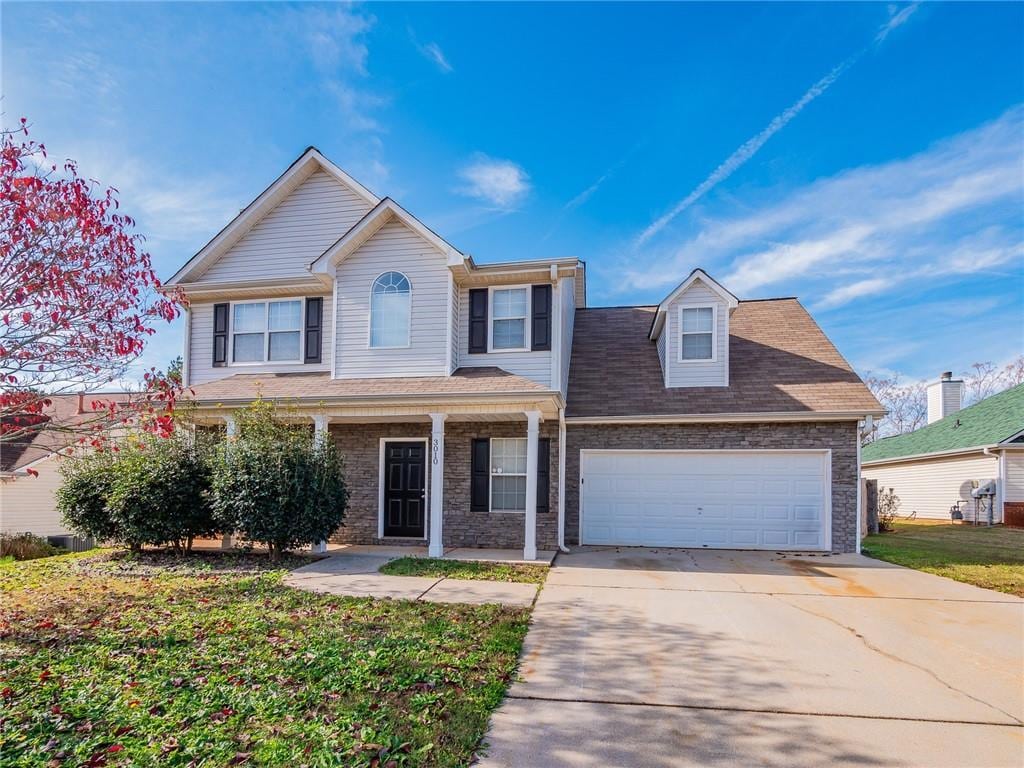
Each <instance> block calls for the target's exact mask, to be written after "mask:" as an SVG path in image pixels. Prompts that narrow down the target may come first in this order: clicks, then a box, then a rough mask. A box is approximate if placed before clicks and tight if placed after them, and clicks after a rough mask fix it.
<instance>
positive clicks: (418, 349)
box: [334, 221, 461, 379]
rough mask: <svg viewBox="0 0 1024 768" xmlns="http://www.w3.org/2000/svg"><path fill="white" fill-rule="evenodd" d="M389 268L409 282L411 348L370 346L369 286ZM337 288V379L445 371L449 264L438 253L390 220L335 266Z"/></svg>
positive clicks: (414, 374)
mask: <svg viewBox="0 0 1024 768" xmlns="http://www.w3.org/2000/svg"><path fill="white" fill-rule="evenodd" d="M390 271H396V272H401V273H402V274H404V275H405V276H406V277H407V278H408V279H409V283H410V284H411V286H412V313H411V323H410V325H411V328H410V334H409V346H408V347H403V348H401V349H370V288H371V287H372V285H373V281H374V280H376V279H377V277H378V276H379V275H380V274H381V273H383V272H390ZM336 287H337V294H338V317H337V318H336V333H335V337H336V338H337V343H336V345H335V347H334V350H335V364H334V376H335V377H336V378H341V379H350V378H356V379H365V378H376V377H388V376H445V375H447V373H448V360H449V358H448V355H449V348H448V346H447V336H448V311H449V307H448V303H449V302H448V267H447V264H446V262H445V255H444V254H443V253H441V251H439V250H438V249H437V248H435V247H434V246H432V245H430V244H429V243H428V242H427V241H426V240H424V239H423V238H421V237H420V236H419V235H417V234H416V233H415V232H413V231H412V230H411V229H409V228H408V227H406V226H405V225H404V224H402V223H401V222H399V221H391V222H389V223H387V224H385V225H384V226H383V227H381V229H380V231H378V232H377V233H376V234H375V235H374V236H373V237H371V238H370V239H369V240H367V241H366V242H365V243H363V245H361V246H360V247H359V248H358V249H357V250H356V251H355V252H354V253H352V254H351V255H350V256H348V257H347V258H345V259H344V260H343V261H342V262H341V263H340V264H339V265H338V270H337V286H336ZM460 335H461V334H460Z"/></svg>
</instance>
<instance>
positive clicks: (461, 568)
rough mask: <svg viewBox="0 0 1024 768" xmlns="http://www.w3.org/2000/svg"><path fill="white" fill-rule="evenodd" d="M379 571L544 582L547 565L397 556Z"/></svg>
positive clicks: (390, 574)
mask: <svg viewBox="0 0 1024 768" xmlns="http://www.w3.org/2000/svg"><path fill="white" fill-rule="evenodd" d="M380 572H381V573H384V574H387V575H389V576H427V577H431V578H448V579H471V580H476V581H514V582H519V583H522V584H543V583H544V579H545V578H546V577H547V575H548V568H547V567H546V566H543V565H524V564H522V563H486V562H476V561H471V560H444V559H442V558H434V557H400V558H398V559H397V560H391V561H390V562H387V563H385V564H384V565H382V566H381V568H380Z"/></svg>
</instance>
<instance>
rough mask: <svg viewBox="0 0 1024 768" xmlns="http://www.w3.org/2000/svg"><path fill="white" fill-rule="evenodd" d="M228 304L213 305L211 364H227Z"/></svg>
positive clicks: (217, 365) (218, 365)
mask: <svg viewBox="0 0 1024 768" xmlns="http://www.w3.org/2000/svg"><path fill="white" fill-rule="evenodd" d="M230 306H231V305H230V304H214V305H213V364H214V366H215V367H217V368H219V367H221V366H224V365H227V364H228V309H229V308H230Z"/></svg>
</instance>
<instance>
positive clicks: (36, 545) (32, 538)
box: [0, 533, 64, 560]
mask: <svg viewBox="0 0 1024 768" xmlns="http://www.w3.org/2000/svg"><path fill="white" fill-rule="evenodd" d="M62 552H64V550H63V549H61V548H60V547H55V546H53V545H52V544H51V543H50V542H48V541H47V540H46V539H44V538H42V537H40V536H36V535H34V534H31V533H0V559H3V558H5V557H13V558H14V559H15V560H36V559H38V558H40V557H52V556H53V555H59V554H61V553H62Z"/></svg>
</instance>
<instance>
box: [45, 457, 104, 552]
mask: <svg viewBox="0 0 1024 768" xmlns="http://www.w3.org/2000/svg"><path fill="white" fill-rule="evenodd" d="M113 463H114V455H113V454H112V453H109V452H106V451H105V452H102V453H91V454H85V455H82V456H78V457H76V458H71V459H66V460H65V461H64V462H63V463H62V464H61V469H60V471H61V475H62V476H63V478H64V482H63V484H62V485H61V487H60V488H59V489H58V490H57V509H58V510H59V511H60V513H61V517H62V518H63V520H64V525H66V526H67V527H68V528H70V529H71V530H73V531H75V532H76V533H78V534H80V535H82V536H88V537H91V538H93V539H96V541H110V540H116V539H117V538H118V535H117V533H118V531H117V526H116V525H115V524H114V521H113V519H112V518H111V516H110V510H109V509H108V508H107V497H108V496H109V495H110V486H111V481H112V480H113Z"/></svg>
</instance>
